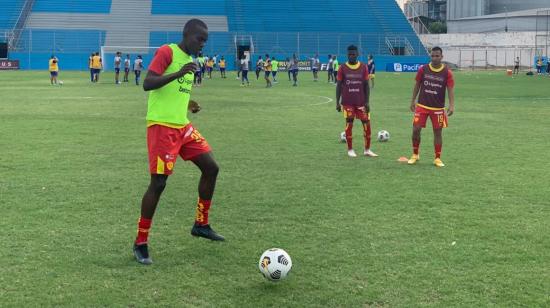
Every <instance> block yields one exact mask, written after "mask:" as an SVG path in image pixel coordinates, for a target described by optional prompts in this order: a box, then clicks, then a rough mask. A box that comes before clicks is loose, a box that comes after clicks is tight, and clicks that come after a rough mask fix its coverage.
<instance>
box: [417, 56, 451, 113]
mask: <svg viewBox="0 0 550 308" xmlns="http://www.w3.org/2000/svg"><path fill="white" fill-rule="evenodd" d="M416 81H417V82H419V83H420V93H419V94H418V105H420V106H422V107H424V108H427V109H432V110H437V109H443V108H445V90H446V89H447V88H453V87H454V85H455V82H454V79H453V73H452V72H451V70H450V69H449V68H448V67H447V66H446V65H444V64H442V65H441V67H439V68H437V69H436V68H434V67H433V66H432V64H431V63H430V64H428V65H424V66H422V67H420V69H419V70H418V73H417V74H416Z"/></svg>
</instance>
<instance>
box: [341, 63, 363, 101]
mask: <svg viewBox="0 0 550 308" xmlns="http://www.w3.org/2000/svg"><path fill="white" fill-rule="evenodd" d="M336 79H337V80H338V81H339V82H340V85H341V87H342V88H341V89H342V91H341V93H342V105H344V106H364V105H365V101H366V98H367V97H366V95H367V93H366V92H365V82H368V80H369V69H368V68H367V66H366V65H365V64H363V63H361V62H357V63H355V64H350V63H346V64H345V65H341V66H340V68H339V69H338V73H337V75H336ZM367 87H368V85H367Z"/></svg>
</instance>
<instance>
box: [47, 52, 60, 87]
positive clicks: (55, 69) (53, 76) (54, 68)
mask: <svg viewBox="0 0 550 308" xmlns="http://www.w3.org/2000/svg"><path fill="white" fill-rule="evenodd" d="M48 66H49V71H50V83H51V85H52V86H53V85H57V75H58V74H59V60H57V58H56V57H55V56H53V55H52V56H51V57H50V60H49V61H48Z"/></svg>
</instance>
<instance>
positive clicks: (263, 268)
mask: <svg viewBox="0 0 550 308" xmlns="http://www.w3.org/2000/svg"><path fill="white" fill-rule="evenodd" d="M258 267H259V269H260V272H261V273H262V274H263V275H264V277H265V278H267V280H270V281H281V280H283V279H285V277H286V276H287V275H288V272H290V269H291V268H292V260H291V259H290V256H289V255H288V253H286V251H284V250H282V249H280V248H271V249H268V250H266V251H264V253H263V254H262V256H261V257H260V261H259V262H258Z"/></svg>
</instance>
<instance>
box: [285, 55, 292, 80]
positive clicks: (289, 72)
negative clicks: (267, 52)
mask: <svg viewBox="0 0 550 308" xmlns="http://www.w3.org/2000/svg"><path fill="white" fill-rule="evenodd" d="M285 63H286V72H287V73H288V81H291V79H290V76H291V75H292V62H290V59H289V58H286V62H285Z"/></svg>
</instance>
